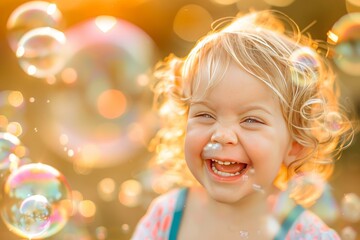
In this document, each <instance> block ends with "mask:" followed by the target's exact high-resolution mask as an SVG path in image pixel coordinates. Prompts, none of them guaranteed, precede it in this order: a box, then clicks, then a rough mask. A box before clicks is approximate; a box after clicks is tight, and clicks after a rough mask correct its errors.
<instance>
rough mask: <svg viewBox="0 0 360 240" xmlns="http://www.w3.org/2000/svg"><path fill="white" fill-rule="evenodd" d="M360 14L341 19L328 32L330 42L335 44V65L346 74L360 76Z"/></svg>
mask: <svg viewBox="0 0 360 240" xmlns="http://www.w3.org/2000/svg"><path fill="white" fill-rule="evenodd" d="M359 32H360V13H359V12H356V13H349V14H347V15H344V16H343V17H341V18H340V19H339V20H338V21H337V22H336V23H335V24H334V26H333V27H332V29H331V31H329V32H328V41H329V42H331V43H335V44H336V46H335V52H336V55H335V57H334V61H335V64H336V65H337V66H338V67H339V69H341V70H342V71H343V72H344V73H346V74H349V75H353V76H360V33H359Z"/></svg>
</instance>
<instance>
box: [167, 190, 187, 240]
mask: <svg viewBox="0 0 360 240" xmlns="http://www.w3.org/2000/svg"><path fill="white" fill-rule="evenodd" d="M179 191H180V192H179V196H178V199H177V201H176V205H175V211H174V217H173V221H172V223H171V227H170V235H169V239H170V240H175V239H176V238H177V235H178V232H179V228H180V223H181V218H182V215H183V210H184V205H185V201H186V197H187V193H188V188H182V189H180V190H179Z"/></svg>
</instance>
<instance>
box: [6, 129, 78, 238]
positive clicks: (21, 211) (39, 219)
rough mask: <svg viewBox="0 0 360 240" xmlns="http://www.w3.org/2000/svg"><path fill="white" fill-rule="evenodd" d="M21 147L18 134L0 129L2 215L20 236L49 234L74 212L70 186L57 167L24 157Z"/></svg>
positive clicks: (56, 230)
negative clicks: (32, 161) (30, 160)
mask: <svg viewBox="0 0 360 240" xmlns="http://www.w3.org/2000/svg"><path fill="white" fill-rule="evenodd" d="M21 148H22V143H21V142H20V140H19V139H18V138H17V137H16V136H14V135H12V134H10V133H7V132H1V133H0V171H1V172H0V173H1V176H2V177H1V178H0V180H1V186H2V188H1V195H0V214H1V218H2V220H3V221H4V223H5V225H6V226H7V227H8V228H9V230H10V231H11V232H13V233H15V234H17V235H18V236H21V237H25V238H29V239H37V238H46V237H49V236H51V235H53V234H55V233H57V232H58V231H60V230H61V229H62V228H63V227H64V226H65V224H66V222H67V220H68V218H69V217H70V215H71V213H72V203H71V194H70V187H69V185H68V183H67V181H66V179H65V177H64V176H63V175H62V174H61V173H60V172H59V171H58V170H56V169H55V168H53V167H51V166H49V165H46V164H42V163H31V162H30V163H29V162H28V160H24V158H25V157H24V156H23V155H22V154H19V149H21ZM20 152H21V151H20ZM25 159H27V158H25Z"/></svg>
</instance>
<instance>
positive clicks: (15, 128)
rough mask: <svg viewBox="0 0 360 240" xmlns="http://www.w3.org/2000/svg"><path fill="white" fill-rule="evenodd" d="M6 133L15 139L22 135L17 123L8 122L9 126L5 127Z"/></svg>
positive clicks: (19, 125) (20, 127)
mask: <svg viewBox="0 0 360 240" xmlns="http://www.w3.org/2000/svg"><path fill="white" fill-rule="evenodd" d="M6 131H8V132H9V133H11V134H13V135H15V136H17V137H18V136H20V135H21V134H22V133H23V129H22V126H21V124H20V123H18V122H9V124H8V125H7V127H6Z"/></svg>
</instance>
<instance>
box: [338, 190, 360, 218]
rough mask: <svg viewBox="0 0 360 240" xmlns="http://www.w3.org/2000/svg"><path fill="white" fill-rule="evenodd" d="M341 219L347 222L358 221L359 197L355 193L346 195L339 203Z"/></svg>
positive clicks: (359, 216)
mask: <svg viewBox="0 0 360 240" xmlns="http://www.w3.org/2000/svg"><path fill="white" fill-rule="evenodd" d="M341 211H342V215H343V218H344V219H345V220H347V221H349V222H354V223H355V222H358V221H359V220H360V197H359V196H358V195H356V194H355V193H348V194H346V195H345V196H344V198H343V199H342V201H341Z"/></svg>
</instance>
